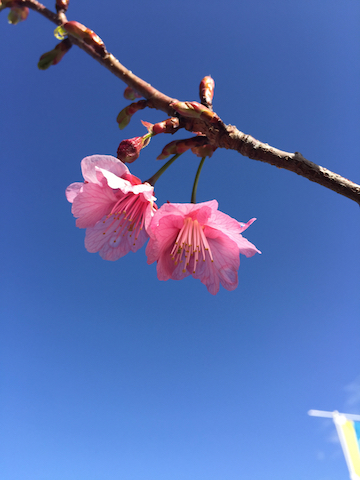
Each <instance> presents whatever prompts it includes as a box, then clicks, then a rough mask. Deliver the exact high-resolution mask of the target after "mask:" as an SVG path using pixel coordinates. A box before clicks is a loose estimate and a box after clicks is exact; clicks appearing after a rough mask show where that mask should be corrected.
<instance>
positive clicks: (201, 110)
mask: <svg viewBox="0 0 360 480" xmlns="http://www.w3.org/2000/svg"><path fill="white" fill-rule="evenodd" d="M170 107H172V108H173V109H174V110H175V111H176V112H178V113H180V115H183V116H184V117H189V118H201V120H205V121H206V120H207V121H208V122H211V123H214V122H216V121H217V120H218V118H219V117H218V116H217V115H216V113H214V112H212V111H211V110H210V109H209V108H207V107H205V105H202V104H201V103H198V102H173V103H170Z"/></svg>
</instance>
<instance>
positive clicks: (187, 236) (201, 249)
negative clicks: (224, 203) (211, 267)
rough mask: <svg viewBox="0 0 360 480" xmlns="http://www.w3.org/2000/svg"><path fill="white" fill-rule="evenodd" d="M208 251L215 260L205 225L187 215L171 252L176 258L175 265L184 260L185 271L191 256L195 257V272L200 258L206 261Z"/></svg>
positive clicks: (172, 256) (174, 258)
mask: <svg viewBox="0 0 360 480" xmlns="http://www.w3.org/2000/svg"><path fill="white" fill-rule="evenodd" d="M206 251H207V252H208V255H209V257H210V260H211V261H212V262H213V261H214V259H213V256H212V253H211V248H210V246H209V243H208V241H207V238H206V236H205V234H204V227H203V226H202V225H200V224H199V222H198V221H197V220H193V219H192V218H190V217H187V218H186V219H185V221H184V225H183V226H182V228H181V230H180V232H179V234H178V236H177V238H176V240H175V243H174V246H173V248H172V250H171V252H170V255H171V258H172V259H173V260H174V262H175V265H177V264H178V263H181V262H182V261H183V260H184V268H183V272H185V271H186V267H187V266H188V265H189V263H190V259H191V257H194V270H193V272H192V273H195V270H196V265H197V262H198V261H199V258H202V259H203V261H204V262H205V260H206V258H205V253H206Z"/></svg>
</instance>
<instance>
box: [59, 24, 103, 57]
mask: <svg viewBox="0 0 360 480" xmlns="http://www.w3.org/2000/svg"><path fill="white" fill-rule="evenodd" d="M63 29H64V30H66V32H67V33H68V34H69V35H71V36H72V37H75V38H77V39H78V40H82V41H83V42H84V43H86V44H87V45H89V46H90V47H92V48H93V49H94V50H95V52H97V53H99V54H100V55H104V54H105V53H106V49H105V45H104V42H103V41H102V40H101V38H100V37H99V36H98V35H96V33H95V32H93V31H92V30H90V28H87V27H85V25H82V24H81V23H79V22H73V21H71V22H66V23H64V25H63Z"/></svg>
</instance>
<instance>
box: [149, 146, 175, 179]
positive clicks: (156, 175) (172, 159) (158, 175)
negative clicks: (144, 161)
mask: <svg viewBox="0 0 360 480" xmlns="http://www.w3.org/2000/svg"><path fill="white" fill-rule="evenodd" d="M180 155H181V153H177V154H176V155H174V156H173V157H172V158H170V160H168V161H167V162H166V163H165V165H163V166H162V167H161V168H160V169H159V170H158V171H157V172H156V173H154V175H153V176H152V177H150V178H149V179H148V180H146V183H150V185H152V186H154V185H155V182H156V181H157V180H158V179H159V178H160V177H161V175H162V174H163V173H164V172H165V170H167V169H168V168H169V167H170V165H171V164H172V163H173V162H175V160H176V159H177V158H178V157H180Z"/></svg>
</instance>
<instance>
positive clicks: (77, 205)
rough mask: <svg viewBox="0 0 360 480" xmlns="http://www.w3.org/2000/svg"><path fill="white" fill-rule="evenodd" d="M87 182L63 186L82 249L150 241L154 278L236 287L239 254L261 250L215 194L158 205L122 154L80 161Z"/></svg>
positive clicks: (108, 251) (115, 250) (117, 254)
mask: <svg viewBox="0 0 360 480" xmlns="http://www.w3.org/2000/svg"><path fill="white" fill-rule="evenodd" d="M81 169H82V174H83V177H84V182H81V183H80V182H77V183H72V184H71V185H69V187H68V188H67V189H66V197H67V200H68V201H69V202H70V203H72V213H73V215H74V217H76V219H77V220H76V226H77V227H79V228H85V229H86V234H85V247H86V249H87V250H88V251H89V252H99V254H100V255H101V257H102V258H104V259H105V260H118V259H119V258H121V257H123V256H124V255H126V254H127V253H129V252H130V251H132V252H136V251H137V250H139V249H140V248H141V247H142V246H143V245H144V244H145V243H146V241H147V240H149V242H148V244H147V247H146V255H147V261H148V263H149V264H152V263H154V262H156V263H157V275H158V278H159V280H168V279H174V280H180V279H183V278H185V277H187V276H189V275H192V276H193V277H194V278H197V279H199V280H200V281H201V282H202V283H203V284H204V285H205V286H206V287H207V289H208V291H209V292H210V293H211V294H213V295H215V294H216V293H217V292H218V291H219V285H220V283H221V284H222V286H223V287H224V288H226V289H227V290H234V289H235V288H236V287H237V285H238V273H237V272H238V269H239V265H240V253H241V254H243V255H245V256H246V257H251V256H253V255H254V254H255V253H260V252H259V250H258V249H257V248H256V247H255V246H254V245H253V244H252V243H250V242H249V241H248V240H247V239H246V238H244V237H243V236H242V235H241V233H242V232H243V231H244V230H246V229H247V228H248V227H249V226H250V225H251V224H252V223H253V222H254V220H255V219H254V218H253V219H251V220H249V221H248V222H247V223H240V222H238V221H236V220H235V219H233V218H231V217H229V216H228V215H226V214H225V213H222V212H220V211H219V210H218V203H217V201H216V200H212V201H208V202H203V203H189V204H179V203H166V204H164V205H162V206H161V207H160V208H159V209H158V208H157V205H156V203H155V201H156V198H155V196H154V187H153V186H152V185H150V184H149V183H147V182H144V183H142V182H141V180H140V179H139V178H137V177H136V176H134V175H132V174H131V173H130V171H129V169H128V167H127V166H126V165H125V164H124V163H123V162H122V161H120V160H119V159H117V158H115V157H112V156H109V155H93V156H89V157H86V158H84V159H83V160H82V162H81Z"/></svg>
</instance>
